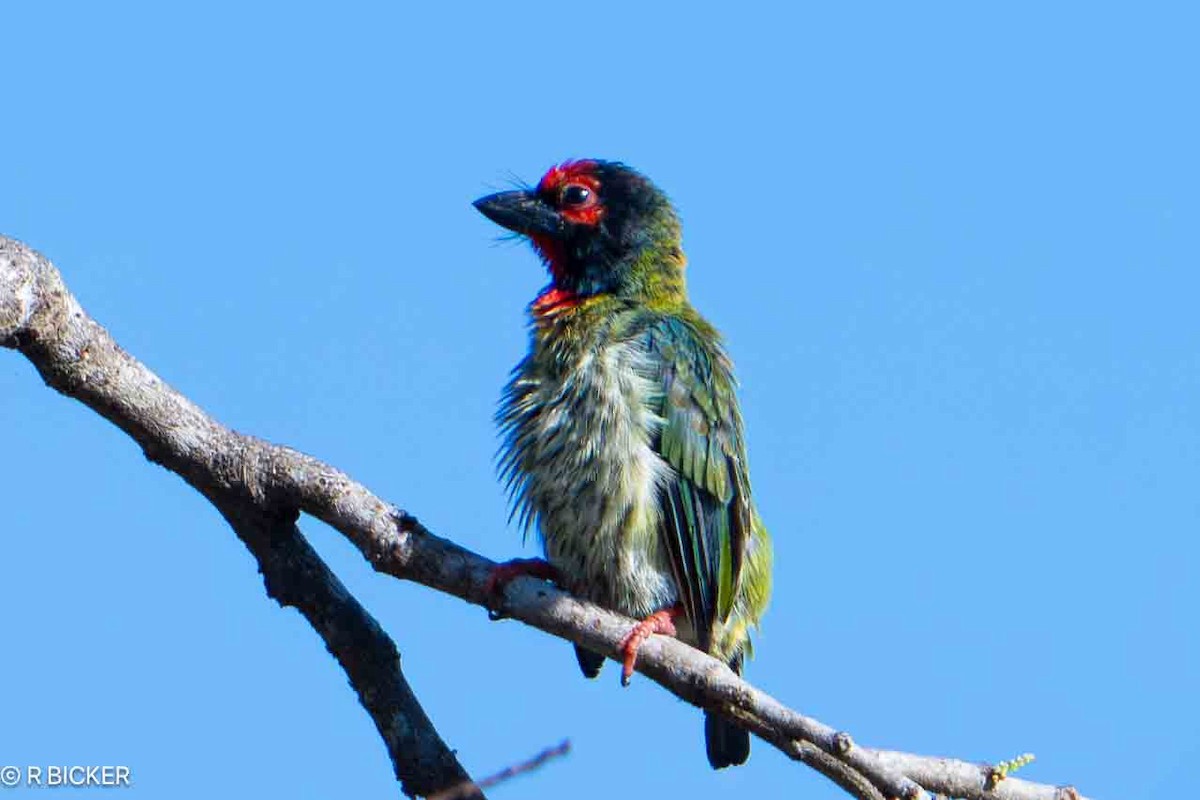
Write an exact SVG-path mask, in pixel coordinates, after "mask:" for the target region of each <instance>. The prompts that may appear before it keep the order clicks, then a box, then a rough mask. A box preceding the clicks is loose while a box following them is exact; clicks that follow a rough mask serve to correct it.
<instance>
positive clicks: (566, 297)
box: [529, 286, 582, 321]
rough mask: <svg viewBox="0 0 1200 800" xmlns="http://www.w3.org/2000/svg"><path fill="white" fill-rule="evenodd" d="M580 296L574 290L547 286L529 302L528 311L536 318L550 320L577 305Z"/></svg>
mask: <svg viewBox="0 0 1200 800" xmlns="http://www.w3.org/2000/svg"><path fill="white" fill-rule="evenodd" d="M581 300H582V298H581V297H580V296H579V295H577V294H575V293H574V292H568V291H567V290H566V289H560V288H558V287H557V286H549V287H547V288H546V289H544V290H543V291H542V293H541V294H539V295H538V296H537V299H535V300H534V301H533V302H532V303H530V304H529V313H530V314H532V315H533V318H534V319H536V320H539V321H541V320H550V319H553V318H554V317H557V316H558V315H559V314H561V313H563V312H564V311H570V310H571V309H572V308H574V307H575V306H577V305H579V303H580V301H581Z"/></svg>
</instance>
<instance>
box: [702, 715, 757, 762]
mask: <svg viewBox="0 0 1200 800" xmlns="http://www.w3.org/2000/svg"><path fill="white" fill-rule="evenodd" d="M704 744H705V746H706V747H707V748H708V763H709V764H712V768H713V769H724V768H725V767H735V766H737V765H738V764H745V763H746V759H747V758H749V757H750V732H749V731H747V730H746V729H745V728H741V727H738V726H737V725H735V724H734V723H732V722H730V721H729V720H727V719H725V718H724V717H719V716H717V715H716V714H714V713H712V712H711V711H705V712H704Z"/></svg>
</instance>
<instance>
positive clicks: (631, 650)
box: [621, 603, 683, 686]
mask: <svg viewBox="0 0 1200 800" xmlns="http://www.w3.org/2000/svg"><path fill="white" fill-rule="evenodd" d="M682 614H683V606H682V605H680V604H678V603H676V604H675V605H673V606H671V607H670V608H664V609H663V610H662V611H655V612H654V613H653V614H651V615H650V616H648V617H646V618H645V619H644V620H642V621H641V622H639V623H638V624H637V625H634V626H633V630H631V631H630V632H629V635H628V636H626V637H625V639H624V641H622V642H621V654H622V655H623V656H624V660H623V661H622V663H621V685H622V686H628V685H629V679H630V678H632V677H633V666H634V664H636V663H637V651H638V648H639V647H641V646H642V642H644V641H646V639H648V638H650V634H652V633H661V634H664V635H666V636H674V635H675V619H676V617H679V616H681V615H682Z"/></svg>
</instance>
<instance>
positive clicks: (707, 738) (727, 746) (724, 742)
mask: <svg viewBox="0 0 1200 800" xmlns="http://www.w3.org/2000/svg"><path fill="white" fill-rule="evenodd" d="M729 668H730V669H732V670H733V671H734V672H736V673H737V674H738V675H741V674H742V654H741V653H738V654H737V656H735V657H734V659H733V661H731V662H729ZM704 746H705V748H706V749H707V750H708V763H709V764H712V768H713V769H725V767H736V766H737V765H738V764H745V763H746V759H748V758H749V757H750V732H749V731H748V730H746V729H745V728H743V727H741V726H740V725H737V724H735V723H733V722H730V721H729V720H727V719H725V718H724V717H721V716H717V715H716V714H714V713H712V712H711V711H705V712H704Z"/></svg>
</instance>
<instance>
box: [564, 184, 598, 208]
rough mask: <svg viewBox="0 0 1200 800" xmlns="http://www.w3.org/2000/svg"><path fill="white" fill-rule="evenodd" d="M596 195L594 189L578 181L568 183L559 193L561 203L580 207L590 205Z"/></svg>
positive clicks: (565, 205)
mask: <svg viewBox="0 0 1200 800" xmlns="http://www.w3.org/2000/svg"><path fill="white" fill-rule="evenodd" d="M593 198H594V195H593V193H592V190H591V189H589V188H588V187H586V186H583V185H581V184H578V183H568V184H567V185H566V186H564V187H563V189H562V194H561V195H559V203H561V204H562V205H563V206H564V207H566V208H579V207H580V206H586V205H590V204H591V203H592V202H593Z"/></svg>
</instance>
